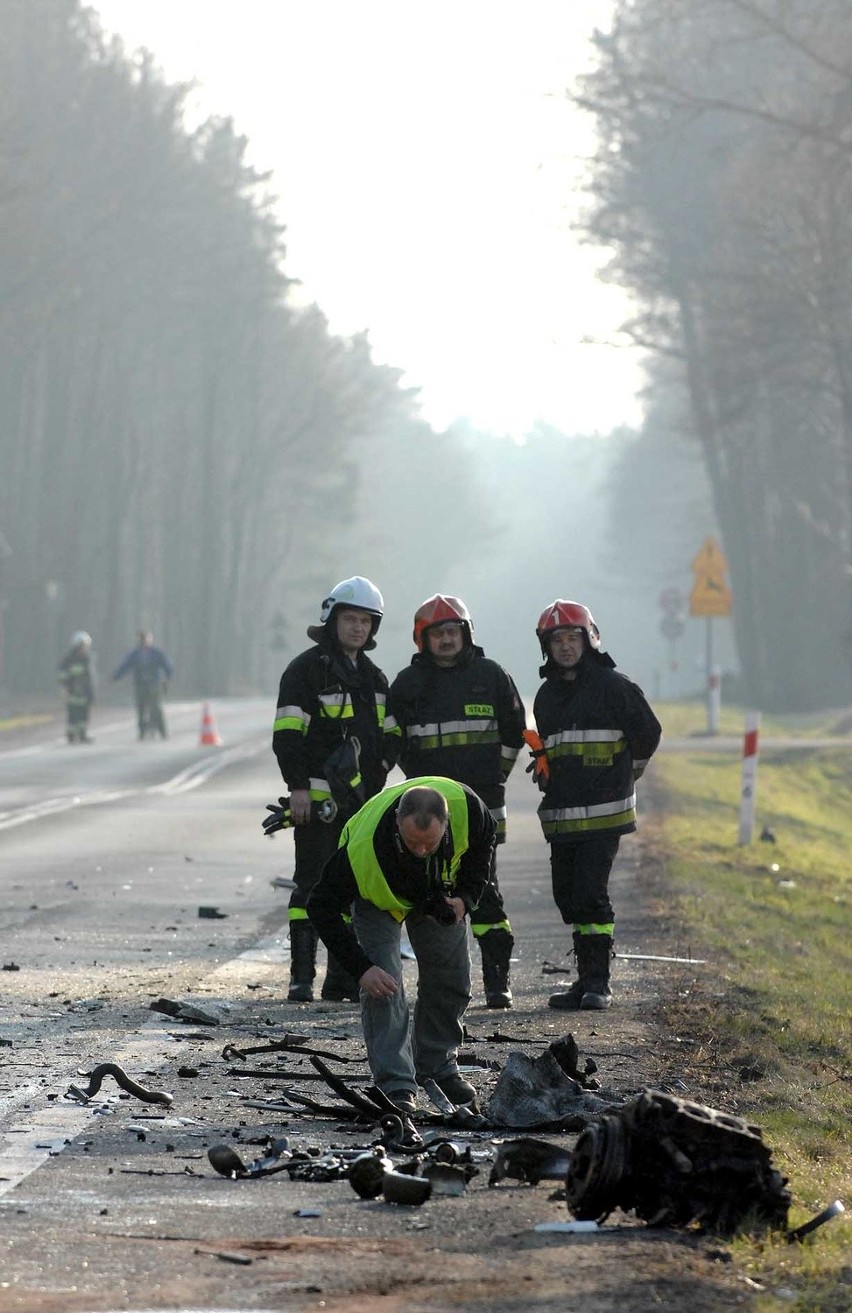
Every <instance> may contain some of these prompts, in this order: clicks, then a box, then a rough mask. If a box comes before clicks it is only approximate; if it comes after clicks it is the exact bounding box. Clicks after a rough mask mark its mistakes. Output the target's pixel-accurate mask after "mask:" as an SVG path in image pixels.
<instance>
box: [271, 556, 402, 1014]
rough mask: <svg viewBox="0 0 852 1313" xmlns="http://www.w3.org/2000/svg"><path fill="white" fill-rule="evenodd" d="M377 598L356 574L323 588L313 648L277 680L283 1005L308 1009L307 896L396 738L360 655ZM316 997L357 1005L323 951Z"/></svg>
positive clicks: (384, 768) (376, 782)
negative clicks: (282, 803)
mask: <svg viewBox="0 0 852 1313" xmlns="http://www.w3.org/2000/svg"><path fill="white" fill-rule="evenodd" d="M383 614H384V600H383V598H382V595H381V593H380V592H379V590H378V588H377V587H376V586H375V584H373V583H371V582H370V580H369V579H365V578H363V577H362V576H360V575H356V576H354V577H353V578H351V579H344V580H342V581H341V582H340V583H339V584H336V585H335V587H334V588H333V589H332V590H331V592H330V594H329V595H328V597H326V598H325V599H324V601H323V602H322V604H321V607H320V623H319V624H318V625H309V626H308V637H309V638H311V639H312V640H313V643H314V646H313V647H310V648H308V649H307V650H306V651H304V652H302V653H301V654H300V655H299V656H297V657H295V658H294V659H293V660H292V661H291V662H290V664H289V665H288V666H287V668H286V670H285V671H284V673H283V674H282V676H281V683H280V687H279V691H278V709H277V711H276V713H275V725H274V729H273V734H272V749H273V751H274V753H275V756H276V758H277V761H278V765H279V768H280V770H281V775H282V777H283V779H284V782H285V783H286V785H287V787H288V789H289V791H290V812H291V816H292V823H293V836H294V841H295V845H296V869H295V872H294V877H293V878H294V881H295V888H294V889H293V892H292V894H291V895H290V905H289V922H290V987H289V992H288V994H287V997H288V999H289V1000H290V1001H291V1002H294V1003H309V1002H310V1001H311V1000H312V999H313V982H314V977H315V975H316V952H317V932H316V930H315V929H314V927H313V925H312V924H311V922H310V920H309V918H308V913H307V902H308V896H309V894H310V892H311V890H312V889H313V887H314V885H315V884H316V882H317V881H318V880H319V878H320V872H321V871H322V868H323V865H324V864H325V862H326V860H327V859H328V858H329V857H330V856H331V854H332V853H333V852H334V850H335V848H336V847H337V844H338V840H339V839H340V835H341V831H342V829H343V826H344V824H345V822H346V821H347V820H348V819H349V818H350V816H352V815H353V814H354V813H355V812H356V811H357V810H358V808H359V807H360V806H361V805H362V804H363V803H364V802H366V801H367V799H368V798H372V796H373V795H374V794H376V793H378V792H379V790H380V789H382V788H383V787H384V783H385V780H386V779H387V774H388V771H389V770H390V768H391V766H392V765H393V763H394V759H395V755H396V746H397V742H398V731H397V729H396V726H395V723H394V722H393V720H392V718H389V717H388V716H387V687H388V682H387V679H386V678H385V676H384V674H383V673H382V671H381V670H380V669H379V668H378V666H376V665H375V664H374V663H373V662H372V661H371V660H370V658H369V657H368V656H367V655H366V653H367V651H369V650H371V649H372V648H374V647H375V646H376V631H377V630H378V628H379V625H380V624H381V621H382V616H383ZM321 993H322V998H324V999H337V1000H343V999H351V1000H353V1001H357V999H358V984H357V981H356V980H354V979H353V978H352V976H351V975H350V973H349V972H348V971H347V970H345V969H344V968H343V967H342V966H341V965H340V963H339V962H338V961H337V959H336V958H335V957H334V955H333V953H329V956H328V964H327V968H326V976H325V981H324V983H323V986H322V991H321Z"/></svg>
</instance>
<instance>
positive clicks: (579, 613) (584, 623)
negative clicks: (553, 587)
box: [535, 597, 601, 656]
mask: <svg viewBox="0 0 852 1313" xmlns="http://www.w3.org/2000/svg"><path fill="white" fill-rule="evenodd" d="M557 629H583V630H585V633H586V637H587V638H588V640H589V647H593V648H595V649H597V648H599V647H600V645H601V631H600V630H599V629H598V627H597V625H596V624H595V618H594V616H593V615H592V613H591V611H590V610H589V608H588V607H587V606H583V604H582V602H564V601H563V600H562V598H561V597H558V598H557V599H556V601H555V602H551V603H550V606H547V607H545V609H544V610H543V611H542V613H541V615H540V616H539V620H538V624H537V625H536V627H535V632H536V634H537V635H538V641H539V642H540V643H541V650H542V652H543V653H544V655H545V656H547V654H548V653H547V640H548V638H549V637H550V635H551V634H553V633H555V632H556V630H557Z"/></svg>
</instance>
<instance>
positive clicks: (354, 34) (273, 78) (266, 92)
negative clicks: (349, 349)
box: [92, 0, 639, 434]
mask: <svg viewBox="0 0 852 1313" xmlns="http://www.w3.org/2000/svg"><path fill="white" fill-rule="evenodd" d="M92 7H93V8H94V9H95V10H96V11H97V12H98V13H99V15H100V17H101V20H102V22H103V24H104V26H105V27H106V28H107V29H108V30H109V31H116V32H118V33H120V35H121V36H122V37H123V38H124V40H125V42H126V43H127V45H128V46H129V47H130V48H131V49H136V48H138V47H139V46H146V47H147V48H148V49H150V50H151V51H153V52H154V54H155V55H156V57H157V60H158V62H159V63H160V65H161V67H162V68H163V70H164V72H165V74H166V76H167V77H168V78H169V79H171V80H178V79H179V80H189V79H193V78H194V79H195V80H196V81H197V82H198V83H199V84H200V85H199V89H198V91H197V92H196V93H195V95H194V97H193V101H192V105H193V110H194V112H196V113H198V114H200V115H202V116H206V115H208V114H211V113H216V114H223V115H230V116H232V117H233V119H234V121H235V124H236V127H237V129H238V131H240V132H242V133H244V134H245V135H246V136H247V137H248V138H249V140H250V143H251V151H250V158H251V160H252V162H253V163H254V164H255V165H256V166H258V167H262V168H264V169H271V170H272V171H273V174H274V187H275V190H276V191H277V193H278V194H279V195H280V197H281V214H282V218H283V220H284V222H285V223H286V225H287V246H288V261H287V272H288V273H289V275H290V276H291V277H296V278H299V279H300V280H301V281H302V284H303V295H305V297H306V298H307V299H309V300H315V301H316V302H317V303H318V304H319V305H320V306H321V307H322V309H323V310H324V311H325V313H326V315H327V316H328V318H329V321H330V323H331V327H332V329H333V330H334V331H336V332H340V333H347V334H348V333H352V332H356V331H358V330H361V329H367V330H368V331H369V335H370V340H371V342H372V343H373V346H374V354H375V358H376V359H377V360H379V361H382V362H386V363H388V364H392V365H395V366H397V367H398V368H401V369H403V370H404V371H405V382H406V383H407V384H409V385H412V386H418V387H420V388H421V389H422V404H423V410H424V414H425V415H426V418H427V419H429V420H430V422H431V423H433V424H434V425H436V426H438V427H441V426H443V425H445V424H448V423H449V422H451V421H452V420H453V419H454V418H456V417H457V416H461V415H467V416H468V417H469V418H470V419H471V420H472V421H473V422H474V423H475V424H477V425H479V426H480V427H482V428H485V429H489V430H492V431H495V432H511V433H515V434H521V433H523V432H525V431H526V430H528V429H529V428H530V427H531V426H532V424H533V423H534V422H535V420H536V419H539V418H540V419H543V420H545V421H547V422H549V423H551V424H553V425H555V426H556V427H558V428H562V429H564V430H565V431H567V432H569V433H572V432H590V431H595V430H600V431H608V430H609V429H611V428H613V427H614V426H616V425H617V424H620V423H623V422H628V423H631V422H632V423H635V422H637V421H638V418H639V408H638V404H637V402H636V397H635V394H636V389H637V387H638V385H639V374H638V363H637V360H636V357H635V353H634V352H632V351H631V350H629V349H627V348H622V349H618V348H615V347H609V346H597V345H584V344H583V338H584V337H593V338H596V339H601V340H608V341H616V340H617V328H618V325H619V323H620V322H621V320H622V318H623V317H624V315H625V314H626V313H627V312H628V306H627V304H626V302H625V299H624V297H623V296H622V294H621V293H620V292H619V291H618V290H617V289H615V288H612V287H609V286H607V285H605V284H603V283H601V282H600V281H599V280H598V279H597V278H596V276H595V270H596V267H597V265H599V264H600V263H601V261H602V259H603V258H604V257H603V256H602V254H601V253H600V252H597V253H593V252H592V251H591V250H590V249H589V248H586V247H581V246H580V245H579V243H578V240H577V238H576V237H575V236H574V235H573V234H572V233H571V232H570V231H569V222H570V219H571V217H572V215H574V214H575V213H576V210H577V206H578V204H580V203H581V202H580V197H579V194H578V190H577V187H578V180H579V179H580V177H581V176H582V171H583V169H582V155H583V153H584V152H586V151H587V150H588V148H589V144H590V140H591V137H590V133H591V124H590V122H589V121H588V119H587V118H586V116H582V115H578V114H577V113H576V111H572V110H571V108H570V107H569V106H568V105H567V103H566V100H565V96H564V90H565V88H566V87H567V86H568V85H569V84H570V82H571V80H572V78H573V77H574V76H575V75H576V73H577V72H578V71H581V70H582V69H583V67H585V66H586V64H587V61H588V59H589V56H590V48H589V45H588V37H589V34H590V33H591V31H592V30H593V28H594V26H595V25H596V24H597V25H598V26H606V22H607V17H608V15H609V13H610V11H611V9H612V4H611V0H429V2H428V3H426V2H425V0H95V3H94V4H93V5H92Z"/></svg>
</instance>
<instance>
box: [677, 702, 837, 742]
mask: <svg viewBox="0 0 852 1313" xmlns="http://www.w3.org/2000/svg"><path fill="white" fill-rule="evenodd" d="M757 709H758V708H755V710H757ZM654 711H655V712H656V714H657V717H658V718H659V720H660V722H661V723H662V726H663V730H664V732H665V734H666V735H667V736H668V737H669V738H701V737H706V735H707V701H706V699H705V698H682V699H680V700H679V701H677V702H655V703H654ZM745 717H746V709H745V708H744V707H741V706H737V705H736V703H724V702H723V703H722V705H721V707H720V710H719V733H720V734H723V735H730V734H738V735H742V734H743V732H744V729H745ZM760 732H761V734H767V735H770V734H771V735H772V736H773V737H775V736H779V735H786V736H787V737H789V738H819V737H823V736H837V737H844V736H847V735H852V708H849V707H845V708H841V709H839V710H837V711H819V712H813V713H810V714H808V715H796V716H778V715H774V716H769V715H762V716H761V722H760Z"/></svg>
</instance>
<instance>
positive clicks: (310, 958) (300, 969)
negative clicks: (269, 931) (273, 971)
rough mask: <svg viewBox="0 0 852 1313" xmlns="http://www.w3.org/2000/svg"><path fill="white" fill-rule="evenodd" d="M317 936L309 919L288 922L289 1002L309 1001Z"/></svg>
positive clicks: (315, 959)
mask: <svg viewBox="0 0 852 1313" xmlns="http://www.w3.org/2000/svg"><path fill="white" fill-rule="evenodd" d="M318 942H319V936H318V935H317V932H316V930H315V929H314V927H313V926H312V925H311V923H310V921H308V920H304V921H291V922H290V988H289V990H288V991H287V1000H288V1002H290V1003H311V1002H312V1001H313V997H314V991H313V988H312V986H313V983H314V976H315V975H316V970H317V968H316V962H317V943H318Z"/></svg>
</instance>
